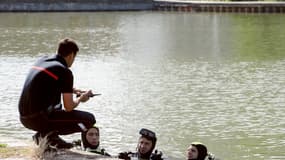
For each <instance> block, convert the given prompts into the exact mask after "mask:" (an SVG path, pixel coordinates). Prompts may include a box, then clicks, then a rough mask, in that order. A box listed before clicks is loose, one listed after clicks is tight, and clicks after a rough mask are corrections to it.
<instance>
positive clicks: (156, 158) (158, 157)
mask: <svg viewBox="0 0 285 160" xmlns="http://www.w3.org/2000/svg"><path fill="white" fill-rule="evenodd" d="M150 159H151V160H163V158H162V152H161V151H159V152H158V151H157V150H155V151H154V153H153V154H152V155H151V157H150Z"/></svg>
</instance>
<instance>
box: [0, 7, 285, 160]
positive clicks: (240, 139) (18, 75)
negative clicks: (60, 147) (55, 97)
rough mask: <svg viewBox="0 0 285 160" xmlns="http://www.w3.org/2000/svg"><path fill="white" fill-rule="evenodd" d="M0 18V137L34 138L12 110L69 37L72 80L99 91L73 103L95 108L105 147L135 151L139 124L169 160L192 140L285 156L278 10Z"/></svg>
mask: <svg viewBox="0 0 285 160" xmlns="http://www.w3.org/2000/svg"><path fill="white" fill-rule="evenodd" d="M0 22H1V23H0V33H1V34H0V47H1V50H0V62H1V63H0V86H1V87H0V92H1V93H2V94H1V96H0V100H1V104H0V110H1V113H0V122H1V123H0V137H1V138H0V143H8V144H9V145H21V144H29V143H31V141H32V140H31V136H32V135H33V133H34V132H33V131H30V130H28V129H25V128H24V127H23V126H22V125H21V124H20V123H19V120H18V119H19V115H18V111H17V103H18V99H19V95H20V91H21V88H22V85H23V83H24V79H25V76H26V74H27V72H28V70H29V68H30V67H31V65H32V64H33V63H34V61H35V60H36V59H37V58H39V57H40V56H43V55H52V54H54V53H55V51H56V49H57V42H58V41H59V40H60V39H61V38H64V37H71V38H74V39H75V40H76V41H77V42H78V44H79V47H80V52H79V54H78V56H77V58H76V61H75V63H74V64H73V66H72V67H71V70H72V71H73V73H74V76H75V86H76V87H77V88H82V89H92V90H93V91H94V92H96V93H101V94H102V95H101V96H98V97H94V98H93V99H91V100H90V101H88V102H86V103H85V104H81V105H80V106H79V107H78V109H81V110H85V111H89V112H92V113H94V114H95V116H96V119H97V125H98V126H99V127H100V129H101V145H102V147H104V148H105V149H106V150H107V151H108V152H110V153H111V154H113V155H116V154H117V153H118V152H121V151H128V150H131V151H134V150H135V148H136V143H137V139H138V136H139V135H138V131H139V129H140V128H142V127H145V128H149V129H151V130H154V131H155V132H156V133H157V136H158V143H157V148H158V149H159V150H161V151H163V153H164V154H165V155H166V156H167V157H169V159H173V160H181V159H185V151H186V149H187V147H188V145H189V144H190V143H191V142H192V141H201V142H203V143H205V144H206V145H207V146H208V149H209V150H210V152H212V153H214V154H215V155H216V156H217V157H220V158H221V159H224V160H240V159H245V160H253V159H254V160H265V159H266V160H269V159H272V160H277V159H279V160H280V159H285V152H284V146H285V81H284V79H285V45H284V44H285V30H284V28H285V16H284V15H282V14H234V13H231V14H216V13H180V12H95V13H94V12H93V13H88V12H86V13H84V12H82V13H1V14H0ZM79 137H80V135H79V134H73V135H70V136H65V137H64V138H65V139H67V140H72V139H79Z"/></svg>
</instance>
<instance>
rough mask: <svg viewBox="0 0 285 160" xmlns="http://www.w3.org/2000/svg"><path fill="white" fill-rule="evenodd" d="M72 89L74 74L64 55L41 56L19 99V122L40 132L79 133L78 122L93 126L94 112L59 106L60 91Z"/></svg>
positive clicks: (71, 90)
mask: <svg viewBox="0 0 285 160" xmlns="http://www.w3.org/2000/svg"><path fill="white" fill-rule="evenodd" d="M72 92H73V75H72V72H71V71H70V70H69V69H68V67H67V63H66V61H65V60H64V58H63V57H61V56H59V55H55V56H53V57H43V58H41V59H40V60H39V61H37V62H36V63H35V64H34V66H32V68H31V70H30V72H29V74H28V76H27V79H26V81H25V84H24V87H23V90H22V93H21V97H20V100H19V106H18V107H19V112H20V120H21V122H22V124H23V125H24V126H25V127H27V128H29V129H32V130H35V131H38V132H40V133H42V134H43V135H44V134H46V133H48V132H50V131H57V132H58V134H60V135H66V134H71V133H75V132H81V131H82V130H81V129H80V127H79V126H78V123H83V124H84V125H85V127H86V128H90V127H92V126H93V125H94V124H95V122H96V120H95V117H94V115H93V114H91V113H88V112H84V111H78V110H73V111H70V112H66V111H64V110H63V109H62V107H61V104H60V103H61V94H62V93H72Z"/></svg>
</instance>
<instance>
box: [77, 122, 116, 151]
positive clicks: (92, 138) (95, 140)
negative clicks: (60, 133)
mask: <svg viewBox="0 0 285 160" xmlns="http://www.w3.org/2000/svg"><path fill="white" fill-rule="evenodd" d="M73 143H74V146H77V147H79V148H80V149H81V150H84V151H87V152H92V153H96V154H101V155H104V156H111V155H110V154H108V153H107V152H106V151H105V149H103V148H100V146H99V145H100V132H99V128H98V127H96V126H93V127H91V128H89V129H88V130H86V131H83V132H82V133H81V141H80V140H78V141H75V142H73Z"/></svg>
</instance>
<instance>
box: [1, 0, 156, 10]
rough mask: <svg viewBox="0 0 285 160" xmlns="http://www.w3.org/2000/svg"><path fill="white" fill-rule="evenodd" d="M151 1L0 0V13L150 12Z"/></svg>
mask: <svg viewBox="0 0 285 160" xmlns="http://www.w3.org/2000/svg"><path fill="white" fill-rule="evenodd" d="M152 9H153V1H152V0H0V11H2V12H54V11H62V12H64V11H69V12H70V11H125V10H152Z"/></svg>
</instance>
